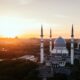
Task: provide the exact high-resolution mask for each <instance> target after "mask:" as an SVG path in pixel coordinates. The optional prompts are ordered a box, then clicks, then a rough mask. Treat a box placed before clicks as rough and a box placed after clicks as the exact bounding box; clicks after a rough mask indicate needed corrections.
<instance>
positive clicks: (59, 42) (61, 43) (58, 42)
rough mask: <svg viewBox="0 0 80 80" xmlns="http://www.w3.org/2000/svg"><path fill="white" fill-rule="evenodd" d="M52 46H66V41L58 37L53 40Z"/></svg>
mask: <svg viewBox="0 0 80 80" xmlns="http://www.w3.org/2000/svg"><path fill="white" fill-rule="evenodd" d="M54 47H66V41H65V40H64V39H63V38H62V37H59V38H57V39H56V40H55V41H54Z"/></svg>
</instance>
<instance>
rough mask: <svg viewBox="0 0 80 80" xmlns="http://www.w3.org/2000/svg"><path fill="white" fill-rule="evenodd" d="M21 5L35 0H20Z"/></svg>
mask: <svg viewBox="0 0 80 80" xmlns="http://www.w3.org/2000/svg"><path fill="white" fill-rule="evenodd" d="M18 1H19V4H20V5H26V4H30V3H31V2H32V1H34V0H18Z"/></svg>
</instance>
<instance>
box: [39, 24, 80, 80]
mask: <svg viewBox="0 0 80 80" xmlns="http://www.w3.org/2000/svg"><path fill="white" fill-rule="evenodd" d="M52 44H53V43H52V30H51V29H50V45H49V52H50V54H49V55H47V56H46V55H45V53H44V39H43V27H42V26H41V45H40V64H41V65H40V67H39V72H40V75H39V76H40V77H42V78H43V80H46V79H47V78H48V77H52V76H53V74H54V73H64V74H67V75H69V74H70V69H68V68H66V67H65V65H66V64H67V63H70V64H71V65H74V59H79V58H80V41H78V47H77V48H76V49H75V48H74V28H73V25H72V29H71V43H70V47H71V48H70V54H69V50H68V49H67V47H66V41H65V39H63V38H62V37H58V38H57V39H55V41H54V48H52Z"/></svg>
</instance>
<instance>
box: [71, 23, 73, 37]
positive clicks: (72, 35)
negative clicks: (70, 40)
mask: <svg viewBox="0 0 80 80" xmlns="http://www.w3.org/2000/svg"><path fill="white" fill-rule="evenodd" d="M71 37H74V29H73V24H72V33H71Z"/></svg>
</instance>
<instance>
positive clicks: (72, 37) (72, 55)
mask: <svg viewBox="0 0 80 80" xmlns="http://www.w3.org/2000/svg"><path fill="white" fill-rule="evenodd" d="M71 64H74V29H73V24H72V31H71Z"/></svg>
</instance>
